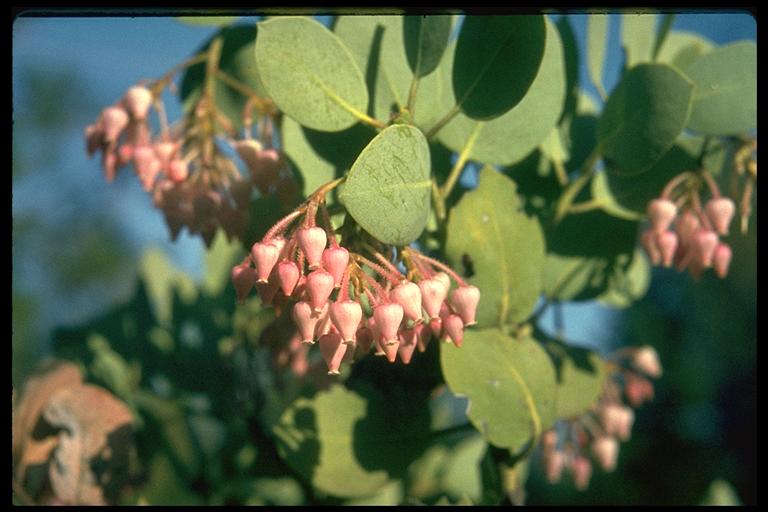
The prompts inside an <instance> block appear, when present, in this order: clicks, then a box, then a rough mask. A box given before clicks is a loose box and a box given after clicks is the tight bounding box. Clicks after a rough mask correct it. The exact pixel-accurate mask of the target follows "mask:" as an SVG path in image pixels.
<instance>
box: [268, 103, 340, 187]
mask: <svg viewBox="0 0 768 512" xmlns="http://www.w3.org/2000/svg"><path fill="white" fill-rule="evenodd" d="M282 129H283V131H282V139H281V140H282V143H283V151H285V154H286V155H287V156H288V158H290V159H291V162H292V163H293V165H294V167H295V168H296V170H297V171H298V173H299V174H300V175H301V177H302V181H303V192H304V196H305V197H306V196H307V195H309V194H311V193H312V192H313V191H315V190H317V188H318V187H319V186H320V185H323V184H324V183H328V182H329V181H331V180H332V179H334V177H335V175H336V167H335V166H334V165H333V163H332V162H329V161H328V160H326V159H324V158H323V157H322V156H320V155H319V154H318V153H317V152H316V151H315V150H314V149H313V148H312V145H311V144H310V143H309V141H308V140H307V136H306V134H305V132H304V129H303V128H302V126H301V125H300V124H299V123H297V122H296V121H294V120H293V119H291V118H290V117H285V118H283V124H282Z"/></svg>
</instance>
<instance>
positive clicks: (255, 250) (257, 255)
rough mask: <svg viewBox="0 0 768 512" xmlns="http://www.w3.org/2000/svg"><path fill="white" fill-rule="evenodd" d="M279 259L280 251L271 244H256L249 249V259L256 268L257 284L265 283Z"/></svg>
mask: <svg viewBox="0 0 768 512" xmlns="http://www.w3.org/2000/svg"><path fill="white" fill-rule="evenodd" d="M279 257H280V249H278V248H277V246H275V245H274V244H273V243H261V242H256V243H255V244H253V246H252V247H251V259H252V260H253V264H254V266H255V267H256V274H257V276H258V282H259V283H266V282H267V281H268V280H269V275H270V274H271V273H272V269H273V268H274V267H275V264H276V263H277V259H278V258H279Z"/></svg>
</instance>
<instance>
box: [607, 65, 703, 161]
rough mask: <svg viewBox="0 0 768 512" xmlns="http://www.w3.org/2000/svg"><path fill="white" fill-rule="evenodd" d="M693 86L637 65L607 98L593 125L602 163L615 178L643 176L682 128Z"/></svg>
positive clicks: (667, 71)
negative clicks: (595, 125) (606, 164)
mask: <svg viewBox="0 0 768 512" xmlns="http://www.w3.org/2000/svg"><path fill="white" fill-rule="evenodd" d="M693 92H694V87H693V84H692V83H691V82H690V81H689V80H688V79H687V78H686V77H685V76H683V75H682V74H681V73H680V72H679V71H677V70H675V68H673V67H671V66H668V65H665V64H639V65H637V66H635V67H633V68H632V69H631V70H629V71H628V72H627V73H626V74H625V75H624V78H623V79H622V81H621V82H620V83H619V85H618V86H616V88H615V89H614V91H613V93H611V96H610V98H608V102H607V103H606V105H605V109H604V110H603V115H602V116H601V117H600V120H599V122H598V125H597V138H598V143H599V145H600V149H601V152H602V154H603V157H604V159H605V160H606V163H608V164H609V165H610V170H611V171H612V172H615V173H617V174H625V175H631V174H638V173H641V172H643V171H645V170H648V169H649V168H650V167H651V166H652V165H653V164H654V163H655V162H657V161H658V160H659V159H660V158H661V157H662V156H663V155H664V153H666V152H667V150H668V149H669V148H670V147H672V144H673V143H674V142H675V139H676V138H677V136H678V135H680V133H681V132H682V131H683V128H684V127H685V125H686V123H687V122H688V115H689V112H690V109H691V98H692V96H693Z"/></svg>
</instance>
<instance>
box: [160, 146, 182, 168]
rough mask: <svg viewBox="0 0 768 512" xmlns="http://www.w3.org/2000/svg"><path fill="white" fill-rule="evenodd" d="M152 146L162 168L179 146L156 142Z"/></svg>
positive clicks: (173, 155) (168, 162)
mask: <svg viewBox="0 0 768 512" xmlns="http://www.w3.org/2000/svg"><path fill="white" fill-rule="evenodd" d="M154 146H155V154H156V155H157V158H159V159H160V162H161V163H162V164H163V166H168V165H169V164H170V163H171V160H172V159H173V158H174V157H175V156H176V152H177V151H178V150H179V145H178V144H176V143H175V142H156V143H155V144H154Z"/></svg>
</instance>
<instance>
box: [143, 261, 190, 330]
mask: <svg viewBox="0 0 768 512" xmlns="http://www.w3.org/2000/svg"><path fill="white" fill-rule="evenodd" d="M139 274H140V275H141V277H142V279H143V281H144V282H145V283H146V286H147V295H149V298H150V301H151V302H152V305H153V306H154V310H155V315H156V316H157V319H158V320H159V321H160V322H161V323H163V324H166V325H169V324H170V323H171V319H172V305H173V297H174V294H176V293H178V294H179V295H180V296H181V298H182V299H183V300H184V301H185V302H192V301H193V300H194V299H195V298H196V297H197V289H196V287H195V283H194V281H192V279H191V278H190V277H189V276H188V275H186V274H185V273H184V272H182V271H181V270H178V269H177V268H175V267H174V265H173V264H172V263H171V262H170V261H169V260H168V257H167V256H166V255H165V253H164V252H163V251H162V250H161V249H158V248H151V249H148V250H146V251H145V252H144V254H143V255H142V258H141V263H140V264H139Z"/></svg>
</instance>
